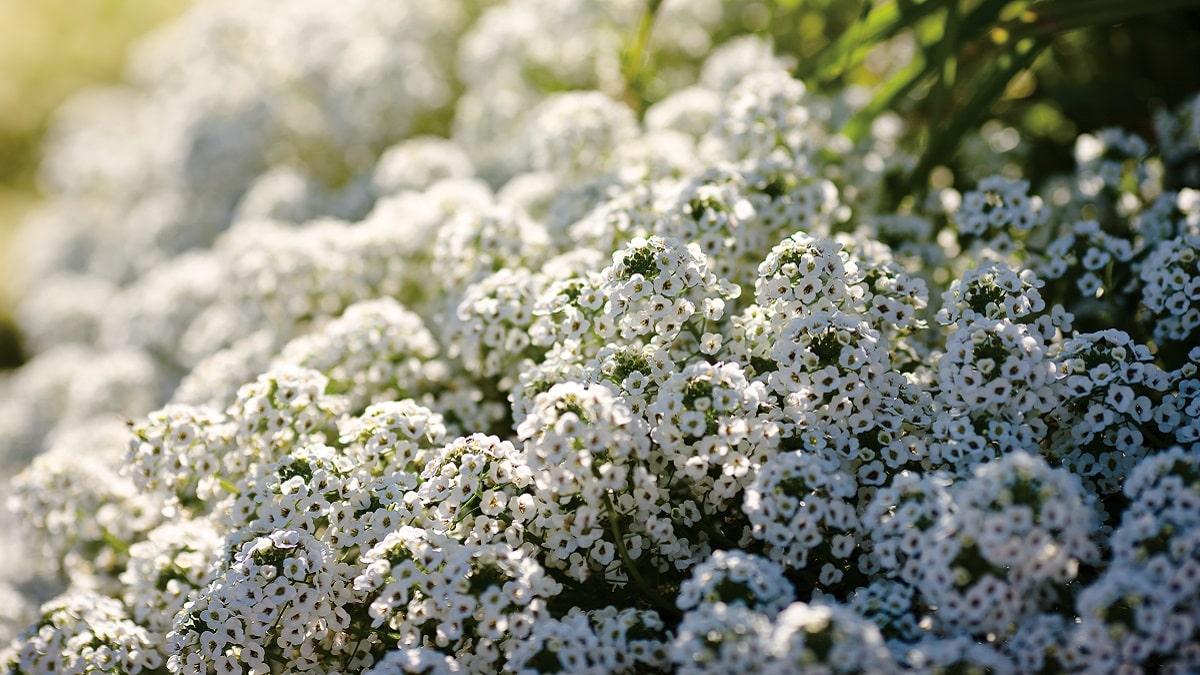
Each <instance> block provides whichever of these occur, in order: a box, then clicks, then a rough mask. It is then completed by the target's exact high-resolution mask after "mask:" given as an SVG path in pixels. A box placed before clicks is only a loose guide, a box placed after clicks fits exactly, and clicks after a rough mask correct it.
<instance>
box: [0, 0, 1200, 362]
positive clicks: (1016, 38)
mask: <svg viewBox="0 0 1200 675" xmlns="http://www.w3.org/2000/svg"><path fill="white" fill-rule="evenodd" d="M188 1H189V0H0V255H4V254H6V253H7V252H6V251H5V249H6V243H7V241H8V237H7V235H8V234H9V233H10V232H11V230H12V229H13V227H14V226H15V224H16V223H17V222H18V221H19V220H20V218H21V215H22V214H23V213H25V212H26V211H27V210H28V209H29V207H30V206H31V205H32V204H33V203H35V201H36V200H37V199H38V194H37V189H36V180H35V177H36V167H37V163H38V159H39V158H38V148H39V146H40V142H41V139H42V137H43V134H44V132H45V130H46V127H47V124H48V120H49V119H50V115H51V113H52V111H53V110H54V108H55V107H56V106H57V105H58V104H59V103H61V102H62V100H63V99H64V98H66V97H67V96H68V95H69V94H71V93H72V92H74V91H76V90H78V89H79V88H80V87H82V86H84V85H87V84H91V83H97V82H111V81H115V80H117V79H119V76H120V64H121V63H122V61H123V58H124V52H125V49H126V47H127V45H128V44H129V42H130V41H131V40H132V39H133V38H134V37H136V36H138V35H140V34H142V33H143V32H145V31H146V30H147V29H149V28H150V27H152V26H154V25H156V24H157V23H158V22H160V21H163V20H164V19H167V18H169V17H171V16H174V15H175V14H177V13H178V12H180V11H181V10H182V9H183V8H184V7H185V6H186V4H188ZM666 1H668V2H670V1H680V2H682V1H685V0H666ZM661 4H662V0H648V2H647V9H646V11H647V14H646V19H647V20H646V21H644V22H643V24H642V27H641V30H639V31H638V33H637V34H636V35H631V36H630V40H629V47H628V50H627V53H626V68H627V76H628V78H629V82H630V90H631V91H630V93H631V96H630V100H631V101H632V102H634V104H635V105H637V104H641V105H645V104H647V103H649V102H653V101H654V100H656V99H657V98H658V97H659V96H661V94H662V90H663V87H662V86H661V83H659V82H658V81H657V80H656V79H655V76H654V73H655V72H656V70H657V69H659V68H664V67H667V66H669V64H663V63H655V62H654V61H653V58H652V57H651V56H649V55H651V54H653V53H654V50H653V40H654V32H653V19H654V14H655V12H654V10H655V8H656V7H658V6H660V5H661ZM743 7H744V9H743V10H742V11H741V12H740V14H739V16H737V17H735V20H734V21H732V22H731V23H730V25H728V26H727V28H726V30H727V32H728V34H729V35H732V34H738V33H744V32H757V33H760V34H764V35H770V36H771V37H772V38H773V39H774V40H775V43H776V44H777V45H778V48H779V51H780V52H783V53H787V54H790V55H792V56H793V57H794V58H795V62H796V73H797V75H798V76H800V77H801V78H803V79H804V80H805V82H806V83H807V84H808V85H809V86H810V87H813V88H815V89H818V90H834V89H838V88H841V87H844V86H847V85H848V84H866V85H878V89H877V91H879V92H880V94H878V95H877V97H876V99H875V100H873V101H872V105H871V107H870V108H869V111H870V112H879V111H884V110H894V111H896V112H899V113H901V114H902V115H905V116H907V117H909V118H911V119H915V120H917V121H919V122H921V123H922V128H923V129H925V131H924V134H923V135H924V138H923V147H925V148H926V155H925V157H924V158H923V161H922V163H921V164H920V165H919V166H918V167H917V168H916V170H915V171H914V172H913V175H911V176H908V177H906V179H905V181H904V182H903V183H902V184H898V185H897V186H895V194H894V195H893V199H894V200H895V201H896V202H897V203H899V202H901V201H903V200H904V199H906V198H912V197H914V196H915V195H916V194H917V193H919V192H920V190H921V189H922V188H923V187H924V186H925V185H927V184H928V177H929V174H930V172H932V171H933V169H934V167H936V166H940V165H949V166H951V167H953V166H954V162H955V149H956V147H957V145H958V141H959V140H960V138H961V136H962V135H963V133H965V132H966V131H967V130H969V129H971V128H974V127H976V126H978V125H979V124H981V123H983V122H985V121H986V120H989V119H995V120H998V121H1000V122H1001V123H1002V124H1004V125H1007V126H1013V127H1016V128H1018V129H1020V130H1021V132H1022V134H1023V136H1024V137H1025V138H1026V140H1027V141H1028V142H1029V143H1030V149H1031V153H1030V158H1031V162H1030V165H1029V166H1026V167H1024V172H1025V175H1026V176H1027V177H1029V178H1030V179H1032V180H1033V182H1034V184H1035V186H1036V185H1037V183H1038V182H1039V181H1040V180H1042V179H1044V178H1046V177H1047V176H1050V175H1053V174H1054V173H1056V172H1060V171H1063V170H1065V169H1066V168H1068V167H1069V166H1070V157H1071V147H1072V143H1073V140H1074V138H1075V136H1076V135H1077V134H1079V133H1083V132H1088V131H1094V130H1096V129H1099V128H1102V127H1106V126H1121V127H1123V128H1125V129H1128V130H1132V131H1136V132H1138V133H1140V134H1142V135H1143V136H1146V137H1147V138H1152V137H1153V132H1152V127H1151V116H1152V114H1153V112H1154V110H1156V109H1158V108H1160V107H1162V106H1172V105H1175V104H1177V103H1179V102H1180V101H1181V100H1182V99H1183V98H1185V97H1187V96H1188V95H1190V94H1193V93H1196V92H1200V0H1036V1H1031V0H874V1H872V0H866V1H863V0H777V1H775V2H757V3H755V2H751V3H745V4H744V5H743ZM723 37H725V36H721V35H718V36H717V39H718V40H719V39H721V38H723ZM883 45H887V46H886V47H885V46H883ZM888 50H890V52H889V51H888ZM881 53H883V54H885V58H910V57H911V58H910V60H909V61H908V62H907V64H906V65H905V67H903V68H901V69H900V71H899V73H893V74H889V75H887V76H886V79H885V78H884V76H881V75H880V72H881V69H879V68H874V67H872V62H871V59H872V58H879V55H880V54H881ZM869 119H870V116H869V115H864V116H863V119H862V120H860V122H861V124H860V125H858V127H857V128H854V127H853V126H852V128H851V129H849V130H848V131H849V132H850V133H860V132H861V131H862V130H863V129H865V128H866V124H867V123H868V122H869ZM952 175H955V174H952ZM0 259H3V258H0ZM5 276H6V275H4V274H0V368H2V367H11V366H13V365H16V364H19V363H20V360H21V353H20V349H19V345H18V342H19V341H18V339H17V333H16V330H15V328H14V326H13V323H12V320H11V318H10V314H11V312H10V308H11V306H12V300H13V298H11V297H10V292H9V290H8V287H7V284H6V283H5Z"/></svg>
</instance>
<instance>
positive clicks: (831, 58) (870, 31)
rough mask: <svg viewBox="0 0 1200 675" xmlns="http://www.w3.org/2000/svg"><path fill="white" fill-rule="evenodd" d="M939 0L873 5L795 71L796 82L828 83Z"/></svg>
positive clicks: (934, 7) (895, 0) (902, 0)
mask: <svg viewBox="0 0 1200 675" xmlns="http://www.w3.org/2000/svg"><path fill="white" fill-rule="evenodd" d="M942 2H943V0H924V1H923V2H913V1H912V0H891V1H890V2H885V3H883V4H880V5H877V6H875V7H874V8H873V9H871V10H870V12H868V13H866V14H864V16H863V17H862V18H861V19H860V20H859V21H857V22H855V24H854V25H852V26H851V27H850V28H849V29H847V30H846V31H845V32H844V33H842V34H841V36H839V37H838V39H836V40H834V41H833V42H831V43H829V44H827V45H825V46H824V47H822V48H821V49H820V50H819V51H818V52H817V53H816V54H814V55H813V56H812V58H811V59H809V60H808V61H807V64H806V65H805V66H803V67H802V68H801V69H799V71H798V75H799V76H800V79H802V80H805V81H810V80H811V81H813V82H818V83H829V82H832V81H833V80H835V79H837V78H838V77H840V76H841V75H843V74H844V73H845V72H846V71H848V70H850V69H852V68H854V67H855V66H857V65H859V64H860V63H862V61H863V59H865V58H866V56H867V54H868V53H869V52H870V51H871V49H872V48H873V47H875V46H876V45H878V44H879V43H881V42H883V41H884V40H887V39H889V38H891V37H894V36H895V35H897V34H898V33H900V31H902V30H904V29H905V28H908V27H910V26H912V25H914V24H915V23H917V22H918V21H919V20H921V19H923V18H924V17H926V16H929V15H930V14H932V13H933V12H935V11H937V10H938V9H939V8H940V7H941V5H942Z"/></svg>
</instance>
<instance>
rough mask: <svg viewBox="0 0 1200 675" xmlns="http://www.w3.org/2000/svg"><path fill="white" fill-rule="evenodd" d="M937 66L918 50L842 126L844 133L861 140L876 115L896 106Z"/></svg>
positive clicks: (856, 140) (851, 138)
mask: <svg viewBox="0 0 1200 675" xmlns="http://www.w3.org/2000/svg"><path fill="white" fill-rule="evenodd" d="M936 67H937V64H936V63H935V62H934V61H929V60H926V59H925V57H924V55H923V54H922V53H920V52H918V53H917V55H916V56H915V57H914V58H913V60H912V61H911V62H910V63H909V64H908V65H907V66H905V67H904V69H903V70H901V71H900V72H898V73H896V74H895V75H893V76H892V77H891V78H889V79H888V80H887V82H884V83H883V85H881V86H880V87H879V89H878V90H877V91H876V92H875V96H874V98H872V99H871V102H870V103H868V104H867V105H866V106H865V107H864V108H863V109H862V110H859V111H858V112H857V113H856V114H855V115H854V117H852V118H850V121H849V122H847V123H846V126H844V127H842V135H843V136H845V137H846V138H849V139H850V140H851V141H854V142H856V143H857V142H858V141H861V140H862V139H863V138H864V135H865V134H866V133H867V131H868V130H869V129H870V128H871V123H872V122H873V121H875V118H876V117H879V115H880V114H881V113H883V112H884V111H885V110H889V109H893V108H895V107H896V103H897V101H899V100H900V99H901V98H902V97H904V96H907V95H908V94H909V92H911V91H912V90H913V89H914V88H915V87H916V86H917V84H919V83H920V82H921V81H922V80H924V79H925V78H926V77H928V76H929V75H932V74H933V72H934V70H935V69H936Z"/></svg>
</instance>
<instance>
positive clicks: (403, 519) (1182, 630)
mask: <svg viewBox="0 0 1200 675" xmlns="http://www.w3.org/2000/svg"><path fill="white" fill-rule="evenodd" d="M633 4H636V3H633ZM743 4H747V3H738V2H726V3H717V2H713V3H671V2H667V3H651V5H652V6H653V8H654V10H655V11H657V12H658V16H657V17H655V16H654V14H653V12H652V13H651V14H650V18H651V19H655V20H656V23H655V26H656V28H655V30H661V31H664V34H663V35H661V36H659V37H658V38H657V43H658V44H659V46H657V47H655V49H657V50H658V51H657V52H656V54H657V56H656V58H658V59H659V63H661V64H664V65H662V69H661V70H660V71H659V72H658V75H657V77H659V80H658V85H656V86H662V87H667V88H668V90H667V91H666V92H665V93H664V95H663V96H662V97H661V100H657V101H656V102H655V103H653V104H652V105H650V106H649V107H648V108H647V109H645V110H644V111H642V112H643V114H641V115H640V116H639V114H638V113H637V112H635V111H634V110H633V109H632V108H631V107H630V106H629V105H628V104H627V98H625V97H627V95H628V94H629V83H630V82H633V83H635V84H638V83H640V84H639V86H642V85H645V86H650V85H648V84H646V83H648V82H650V77H651V76H650V74H648V73H645V72H642V73H640V74H637V76H636V77H630V73H631V70H633V71H636V70H637V68H635V67H634V66H636V65H637V64H640V63H641V61H640V58H641V50H643V49H647V47H646V35H647V32H648V31H649V30H650V28H649V23H648V22H647V21H646V20H645V18H644V15H643V14H642V13H641V7H640V6H636V7H634V6H630V5H631V3H624V2H617V1H603V2H601V1H598V0H572V1H571V2H563V1H562V0H511V1H509V2H504V3H475V2H466V1H464V2H461V3H460V2H447V3H418V2H393V3H373V2H368V1H366V0H363V1H358V0H355V1H352V2H344V3H339V4H338V5H337V6H336V7H334V6H331V5H330V4H329V3H323V2H316V1H315V0H313V1H311V2H310V1H309V0H294V1H293V2H289V3H288V6H289V11H288V12H280V11H278V8H277V7H276V4H275V3H271V4H268V3H265V2H251V3H245V2H242V3H209V4H202V5H200V6H199V7H198V8H197V9H196V10H195V11H194V12H193V13H192V14H191V15H190V16H189V17H188V18H186V19H185V20H184V21H182V22H181V23H180V24H179V25H178V26H176V27H174V28H173V29H171V32H169V33H165V34H164V36H163V37H161V38H159V39H158V40H157V41H156V42H153V43H151V44H149V45H147V46H146V47H143V51H142V55H141V57H140V58H139V60H138V61H136V67H135V69H134V71H133V72H134V73H135V78H136V79H135V85H134V86H131V87H130V88H127V89H125V90H121V91H119V92H112V93H108V94H105V95H103V96H100V95H97V96H94V97H93V98H92V99H90V100H89V101H88V102H86V103H79V104H76V108H75V109H74V112H73V114H68V115H66V116H65V117H64V120H63V122H62V123H61V128H60V130H59V133H58V135H57V137H56V141H55V144H54V145H53V146H52V147H51V152H50V153H49V159H48V163H47V168H46V175H47V180H48V183H49V185H50V186H51V187H52V188H53V190H54V197H53V199H52V200H51V201H50V202H49V204H48V205H47V207H46V208H45V210H44V211H43V212H42V213H41V214H40V215H39V217H38V218H39V219H38V221H37V227H36V228H30V233H29V234H28V235H27V237H26V245H27V246H28V248H27V249H26V250H28V251H32V252H33V253H34V255H32V256H31V258H32V260H31V262H30V268H31V271H30V272H29V276H30V278H31V279H33V280H35V282H36V283H32V284H31V286H30V287H31V289H32V291H31V292H30V293H29V294H28V295H27V298H26V302H25V304H24V305H23V309H22V314H21V318H22V320H23V325H24V327H25V330H26V335H27V338H28V340H29V343H30V345H31V347H32V348H33V352H34V357H33V358H32V360H31V361H30V362H29V363H28V364H27V365H25V366H24V367H22V368H21V369H19V370H18V371H16V372H14V373H12V374H10V375H8V376H6V377H5V379H4V380H2V381H0V395H2V397H0V438H3V442H4V445H3V446H0V447H2V448H3V452H4V453H5V455H4V458H5V464H4V465H5V466H6V467H7V472H8V473H11V474H15V477H14V478H13V479H12V480H11V483H10V489H9V493H8V494H9V495H10V496H9V500H8V501H9V504H10V506H11V508H12V509H13V511H14V513H15V517H14V519H15V520H17V521H20V522H22V523H23V524H24V525H26V526H28V532H29V533H30V536H29V538H28V540H27V548H26V549H25V550H26V555H25V556H24V557H21V558H20V559H19V560H20V562H19V563H18V558H17V557H14V558H13V561H12V562H6V565H5V566H4V567H0V572H3V573H4V577H3V578H2V579H0V580H2V581H4V583H3V585H0V629H2V630H0V634H2V635H3V637H4V638H6V639H7V640H8V642H7V646H6V647H4V648H3V649H2V650H0V667H2V668H3V669H4V671H5V672H7V673H14V674H15V673H94V672H111V673H139V672H144V673H167V672H169V673H256V674H263V673H292V672H319V673H370V674H373V675H383V674H385V673H444V672H474V673H495V672H511V673H553V672H562V673H582V672H594V673H622V672H624V673H635V672H636V673H641V672H664V673H729V672H765V673H833V672H845V673H850V672H869V673H889V672H901V671H915V672H930V673H943V672H959V671H960V670H961V671H964V672H982V671H984V670H989V671H993V672H998V673H1005V672H1009V673H1016V672H1089V673H1091V672H1194V671H1196V670H1197V669H1200V348H1198V347H1196V345H1197V343H1198V342H1200V340H1198V337H1200V191H1197V189H1196V188H1200V185H1197V184H1196V181H1195V180H1194V179H1195V176H1190V175H1189V174H1188V173H1187V171H1186V170H1185V169H1186V166H1187V165H1188V162H1187V158H1189V157H1194V156H1195V155H1196V153H1198V152H1200V98H1195V99H1192V100H1191V101H1190V102H1188V103H1186V104H1185V105H1183V106H1181V107H1179V108H1178V109H1175V110H1171V111H1166V112H1163V113H1162V114H1161V115H1160V116H1159V117H1158V118H1157V123H1156V129H1155V133H1156V138H1155V139H1154V140H1153V142H1151V141H1148V140H1146V139H1143V138H1140V137H1139V136H1137V135H1134V134H1132V133H1126V132H1122V131H1119V130H1116V129H1106V130H1104V131H1101V132H1099V133H1096V134H1089V135H1084V136H1081V137H1080V138H1079V139H1078V142H1077V144H1076V165H1077V168H1076V170H1075V172H1074V173H1073V174H1070V175H1066V176H1062V177H1060V178H1057V179H1055V180H1053V181H1051V182H1050V183H1048V184H1047V185H1046V186H1044V187H1042V188H1040V189H1039V190H1037V191H1035V190H1032V189H1031V187H1030V184H1029V183H1028V182H1027V181H1025V180H1022V179H1021V177H1020V175H1019V174H1018V173H1014V167H1019V166H1020V162H1021V146H1020V145H1019V144H1007V145H1006V147H1005V148H1004V150H1003V151H1001V150H999V149H997V147H996V146H997V145H998V142H997V141H996V139H995V138H994V134H993V135H989V134H987V133H978V132H976V133H973V134H967V136H968V138H967V142H966V143H965V144H964V145H963V146H962V150H961V153H962V161H961V164H962V165H963V166H968V167H970V170H971V171H972V172H975V174H976V175H978V176H979V177H978V178H977V179H971V184H970V185H969V186H967V187H965V188H964V189H963V190H961V191H956V190H954V189H952V188H949V187H936V186H935V187H933V188H930V189H929V194H928V195H927V196H925V197H922V196H921V195H920V191H918V190H913V191H912V192H911V193H910V194H908V195H907V196H908V198H907V199H900V200H897V199H896V197H897V195H896V192H895V191H896V189H897V185H902V184H903V181H900V182H897V177H904V176H911V175H922V174H923V173H927V172H928V171H929V170H930V169H931V168H932V167H930V166H926V164H927V163H928V162H929V161H930V160H925V159H924V157H925V155H922V154H921V152H920V148H917V147H915V145H914V143H913V142H912V141H913V137H914V134H913V130H912V128H910V127H909V126H908V122H906V121H905V119H904V118H901V117H899V116H896V115H878V116H875V117H874V118H873V122H871V123H870V124H868V125H866V126H863V120H864V119H866V118H865V117H864V115H865V114H867V113H868V112H870V110H871V109H870V106H871V105H874V104H873V103H872V100H873V99H872V98H871V96H870V95H867V96H864V95H863V92H862V91H860V90H857V89H853V88H847V89H845V90H844V91H842V92H841V93H836V94H832V95H825V94H817V93H814V92H813V91H811V90H809V89H808V88H807V87H806V86H805V84H804V83H803V82H802V81H801V80H798V79H796V78H795V76H794V74H793V72H792V71H790V70H789V64H788V63H787V61H786V59H784V58H782V57H781V56H778V55H776V54H775V53H774V52H773V50H772V46H771V45H770V43H768V42H766V41H764V40H761V39H759V38H755V37H753V36H742V37H737V38H733V39H728V40H725V41H723V42H720V44H718V45H717V46H716V47H711V41H712V40H714V39H716V38H715V37H713V36H718V35H721V34H722V30H724V29H723V28H722V27H723V26H725V25H726V22H728V21H729V19H728V17H731V16H737V15H738V12H742V11H743V10H745V8H744V7H742V5H743ZM984 4H985V5H987V4H988V3H984ZM660 5H661V6H660ZM989 6H990V5H989ZM706 8H707V9H706ZM639 22H641V23H639ZM964 25H965V26H967V27H968V28H969V26H970V25H971V24H970V23H969V22H967V23H965V24H964ZM639 26H640V28H639ZM968 28H964V29H963V30H964V31H965V30H967V29H968ZM630 34H633V35H636V36H639V37H638V38H637V39H636V40H635V43H634V47H632V48H630V47H628V46H626V48H625V49H624V50H623V49H622V44H623V42H622V39H623V38H622V36H626V35H630ZM705 36H709V37H705ZM701 38H703V39H701ZM214 44H220V45H222V49H221V50H218V51H214V50H213V49H212V45H214ZM897 44H900V43H895V44H893V43H886V44H885V45H884V46H885V47H888V46H889V45H890V47H889V48H896V45H897ZM318 47H319V48H318ZM831 63H841V61H838V60H836V59H835V60H833V61H831ZM942 63H944V61H943V62H942ZM885 65H887V64H885ZM898 67H899V68H900V70H897V71H896V72H897V73H899V74H901V75H902V74H903V73H904V71H903V64H900V65H899V66H898ZM910 75H911V74H910ZM897 76H900V75H897ZM905 77H908V76H905ZM878 95H880V94H879V93H877V96H878ZM874 100H879V99H878V98H876V99H874ZM864 111H866V112H864ZM451 112H453V115H454V124H453V128H452V129H450V133H449V135H448V137H433V136H429V135H422V133H423V132H424V131H426V130H428V129H429V128H430V126H429V125H431V124H434V122H431V120H438V119H444V118H446V117H447V116H448V115H450V114H451ZM871 114H872V115H874V113H871ZM149 120H154V121H155V124H154V125H152V126H147V125H146V124H145V123H146V122H147V121H149ZM847 130H850V131H847ZM851 132H853V133H851ZM989 133H990V132H989ZM1005 133H1015V131H1014V130H1005ZM117 148H119V152H114V150H115V149H117ZM922 189H923V188H922ZM897 204H899V206H897ZM85 214H86V218H84V217H83V216H84V215H85ZM115 412H122V413H124V414H128V415H129V416H130V418H131V420H130V422H129V424H128V426H127V425H126V424H124V423H122V422H121V420H120V419H119V418H118V417H117V416H116V415H115V414H114V413H115ZM10 538H12V539H14V543H13V549H12V550H14V551H16V550H18V548H17V547H18V543H17V542H16V541H15V537H10ZM6 546H7V544H6ZM32 560H36V561H38V564H37V565H36V566H35V565H32V564H31V563H30V561H32ZM36 603H42V604H41V605H40V609H37V608H36V607H35V604H36Z"/></svg>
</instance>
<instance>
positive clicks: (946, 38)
mask: <svg viewBox="0 0 1200 675" xmlns="http://www.w3.org/2000/svg"><path fill="white" fill-rule="evenodd" d="M961 19H962V13H961V12H960V8H959V3H958V0H949V2H947V3H946V20H945V22H944V24H943V25H944V28H943V29H942V37H941V38H940V39H939V40H938V42H937V43H936V44H935V45H934V46H933V48H932V49H931V52H932V53H933V54H934V58H933V61H934V63H935V64H936V65H937V67H938V68H939V69H940V72H939V73H938V77H937V79H936V80H934V82H933V90H932V91H930V92H929V108H928V110H929V112H930V116H931V117H933V118H936V117H940V116H943V115H945V114H946V113H948V112H949V110H950V104H951V100H950V90H951V89H953V88H954V80H955V77H956V75H957V73H958V25H959V23H960V21H961Z"/></svg>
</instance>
